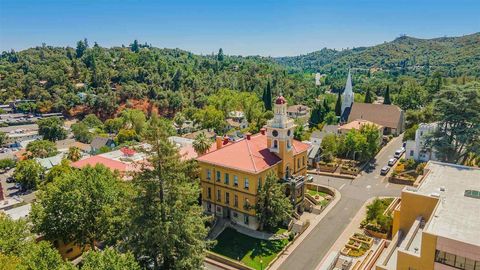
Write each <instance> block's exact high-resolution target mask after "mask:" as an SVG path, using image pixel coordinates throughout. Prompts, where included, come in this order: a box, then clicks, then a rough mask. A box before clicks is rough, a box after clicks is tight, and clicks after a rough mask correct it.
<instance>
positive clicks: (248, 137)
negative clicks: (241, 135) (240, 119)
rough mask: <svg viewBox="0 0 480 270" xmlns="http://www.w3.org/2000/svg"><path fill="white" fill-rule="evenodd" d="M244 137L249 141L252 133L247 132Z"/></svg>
mask: <svg viewBox="0 0 480 270" xmlns="http://www.w3.org/2000/svg"><path fill="white" fill-rule="evenodd" d="M245 136H246V137H247V140H250V139H251V138H252V133H250V132H247V133H245Z"/></svg>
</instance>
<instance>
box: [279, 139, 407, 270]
mask: <svg viewBox="0 0 480 270" xmlns="http://www.w3.org/2000/svg"><path fill="white" fill-rule="evenodd" d="M402 137H403V136H399V137H397V138H395V139H393V140H392V141H391V142H390V143H389V144H388V145H387V146H385V147H384V148H383V149H382V150H381V151H380V153H379V154H378V155H377V156H376V166H375V169H374V170H373V171H371V172H370V173H366V172H363V173H362V175H360V176H358V177H357V178H356V179H355V180H347V179H340V178H333V177H327V176H319V175H314V176H313V177H314V180H313V181H314V182H315V183H319V184H322V185H330V186H333V187H335V188H336V189H337V190H339V191H340V193H341V194H342V198H341V199H340V201H339V202H338V203H337V204H336V205H335V206H334V208H332V209H331V210H330V212H328V214H327V215H326V216H325V217H324V218H323V219H322V220H321V221H320V222H319V223H318V224H317V226H316V227H315V228H314V229H313V230H312V231H311V232H310V234H309V235H307V237H306V238H305V240H303V242H301V243H300V244H299V245H298V246H297V248H296V249H295V250H293V252H292V253H291V254H289V256H288V257H287V259H286V260H285V261H284V262H283V264H281V265H280V266H279V267H278V269H280V270H293V269H307V270H308V269H315V268H316V267H317V265H318V264H319V263H320V262H321V261H322V259H323V257H324V256H325V255H327V252H328V251H329V250H330V247H331V246H332V245H333V244H334V243H335V241H336V240H337V238H338V237H339V236H340V235H341V234H342V232H343V231H344V230H345V228H346V227H347V225H348V224H349V223H350V221H351V220H352V219H353V217H354V216H355V214H356V213H357V212H358V210H360V208H361V207H362V205H363V204H364V203H365V201H367V200H368V199H369V198H371V197H377V196H400V193H401V190H402V189H403V187H404V186H403V185H396V184H391V183H388V182H387V181H386V178H385V177H383V176H380V169H381V168H382V167H383V166H385V165H386V164H387V162H388V159H390V158H391V157H393V154H394V153H395V150H397V149H398V148H400V147H401V146H402Z"/></svg>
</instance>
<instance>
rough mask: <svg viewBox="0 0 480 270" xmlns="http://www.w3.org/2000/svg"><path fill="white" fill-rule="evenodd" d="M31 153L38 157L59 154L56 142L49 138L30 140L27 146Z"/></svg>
mask: <svg viewBox="0 0 480 270" xmlns="http://www.w3.org/2000/svg"><path fill="white" fill-rule="evenodd" d="M26 150H27V152H29V155H30V156H32V157H36V158H46V157H52V156H55V155H56V154H57V152H58V151H57V146H56V145H55V143H53V142H51V141H47V140H37V141H33V142H30V143H29V144H27V147H26Z"/></svg>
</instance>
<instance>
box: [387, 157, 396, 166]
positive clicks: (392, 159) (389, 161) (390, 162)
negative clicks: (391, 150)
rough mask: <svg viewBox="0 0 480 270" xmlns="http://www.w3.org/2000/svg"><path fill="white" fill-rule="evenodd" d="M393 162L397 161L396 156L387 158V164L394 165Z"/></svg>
mask: <svg viewBox="0 0 480 270" xmlns="http://www.w3.org/2000/svg"><path fill="white" fill-rule="evenodd" d="M395 162H397V159H396V158H391V159H389V160H388V166H390V167H391V166H393V165H395Z"/></svg>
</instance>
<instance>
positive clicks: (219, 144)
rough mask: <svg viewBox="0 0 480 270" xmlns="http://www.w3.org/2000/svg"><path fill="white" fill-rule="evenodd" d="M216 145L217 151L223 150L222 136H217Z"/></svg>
mask: <svg viewBox="0 0 480 270" xmlns="http://www.w3.org/2000/svg"><path fill="white" fill-rule="evenodd" d="M215 143H216V144H217V149H220V148H222V137H221V136H218V135H217V136H215Z"/></svg>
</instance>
